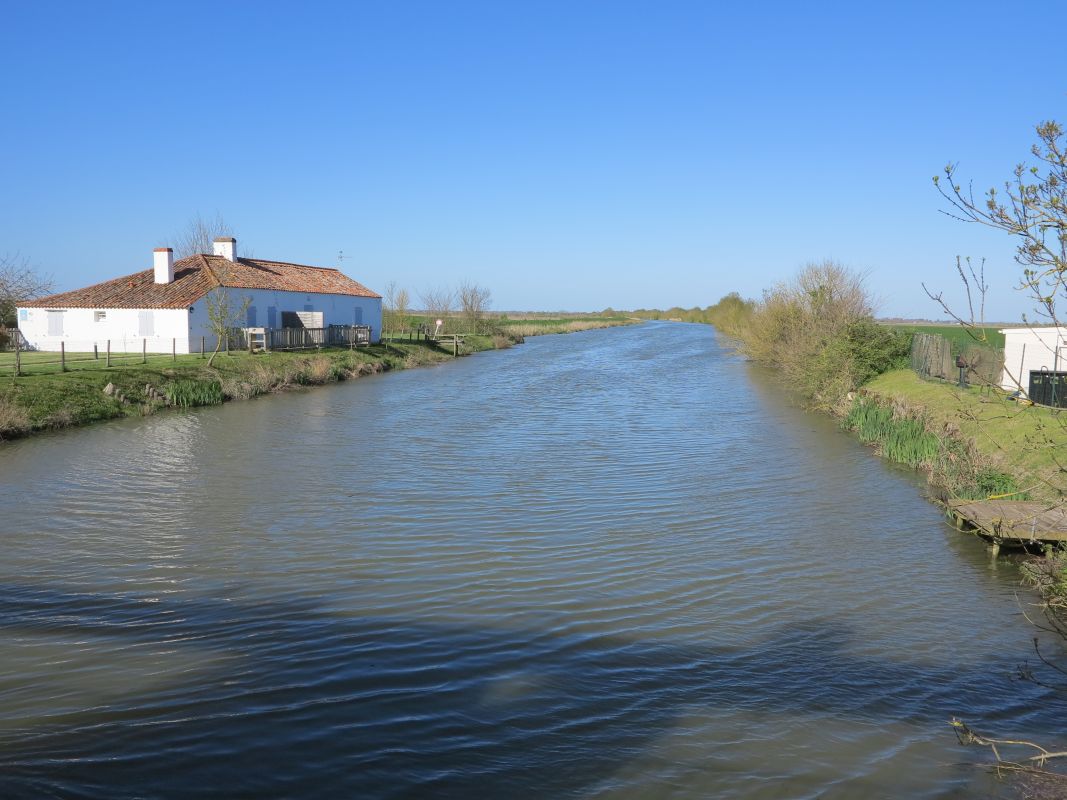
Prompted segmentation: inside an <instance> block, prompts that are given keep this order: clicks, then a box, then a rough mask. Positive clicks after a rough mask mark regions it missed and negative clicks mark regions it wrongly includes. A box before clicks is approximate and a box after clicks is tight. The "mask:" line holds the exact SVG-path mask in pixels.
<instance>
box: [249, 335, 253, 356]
mask: <svg viewBox="0 0 1067 800" xmlns="http://www.w3.org/2000/svg"><path fill="white" fill-rule="evenodd" d="M248 355H252V331H248Z"/></svg>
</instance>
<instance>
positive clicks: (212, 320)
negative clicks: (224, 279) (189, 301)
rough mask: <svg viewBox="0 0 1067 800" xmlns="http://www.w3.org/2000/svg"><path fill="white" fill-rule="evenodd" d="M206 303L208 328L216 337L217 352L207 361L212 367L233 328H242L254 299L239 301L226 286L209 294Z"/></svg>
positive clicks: (246, 298)
mask: <svg viewBox="0 0 1067 800" xmlns="http://www.w3.org/2000/svg"><path fill="white" fill-rule="evenodd" d="M220 277H221V276H220ZM205 303H206V306H207V318H208V327H210V328H211V332H212V333H213V334H214V335H215V352H213V353H212V354H211V358H209V359H208V360H207V365H208V366H209V367H210V366H211V365H212V363H214V361H215V356H217V355H218V354H219V350H221V349H222V343H223V342H224V341H226V339H227V337H229V335H230V331H231V330H232V329H233V328H239V327H241V324H242V323H243V322H244V317H245V314H246V313H247V311H248V307H249V305H251V303H252V298H251V297H248V296H247V295H246V296H245V297H243V298H240V299H238V298H236V297H234V296H233V294H232V292H231V291H230V290H229V289H228V288H227V287H226V286H219V287H218V288H216V289H214V290H212V291H210V292H208V293H207V296H206V297H205Z"/></svg>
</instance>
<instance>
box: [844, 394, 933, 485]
mask: <svg viewBox="0 0 1067 800" xmlns="http://www.w3.org/2000/svg"><path fill="white" fill-rule="evenodd" d="M844 425H845V428H846V429H848V430H851V431H854V432H855V433H856V435H857V436H858V437H859V439H860V441H861V442H864V443H866V444H875V445H877V446H878V448H879V450H880V451H881V452H882V454H883V455H884V456H885V457H886V458H888V459H889V460H890V461H894V462H896V463H898V464H907V465H908V466H909V467H912V468H915V469H918V468H921V467H927V468H929V467H932V466H933V465H934V463H935V462H936V460H937V457H938V453H939V452H940V449H941V441H940V439H938V437H937V436H935V435H934V434H932V433H930V432H929V431H928V430H927V428H926V422H925V420H923V419H922V418H921V417H911V416H897V415H896V414H894V411H893V409H892V408H890V407H888V406H883V405H881V404H879V403H878V402H876V401H874V400H870V399H868V398H864V397H860V398H857V399H856V401H855V402H854V403H853V404H852V407H851V408H850V409H849V411H848V415H847V416H846V417H845V422H844Z"/></svg>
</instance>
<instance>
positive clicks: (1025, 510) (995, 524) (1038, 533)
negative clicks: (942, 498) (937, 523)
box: [948, 500, 1067, 556]
mask: <svg viewBox="0 0 1067 800" xmlns="http://www.w3.org/2000/svg"><path fill="white" fill-rule="evenodd" d="M948 514H949V516H950V517H951V518H952V521H953V522H954V523H955V525H956V528H957V529H959V530H961V531H972V532H974V533H976V534H978V535H979V536H982V537H984V538H986V539H989V540H990V541H991V542H992V543H993V555H994V556H995V555H997V553H998V552H1000V546H1001V545H1002V544H1009V545H1027V544H1034V545H1038V544H1044V543H1046V542H1067V508H1065V507H1064V506H1063V505H1060V504H1057V503H1040V502H1035V501H1032V500H950V501H949V502H948Z"/></svg>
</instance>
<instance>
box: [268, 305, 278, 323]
mask: <svg viewBox="0 0 1067 800" xmlns="http://www.w3.org/2000/svg"><path fill="white" fill-rule="evenodd" d="M267 327H268V328H277V327H278V307H277V306H267Z"/></svg>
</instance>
